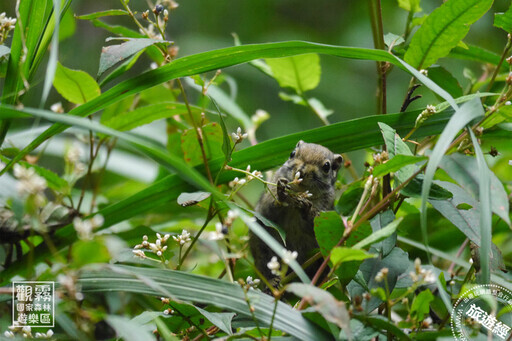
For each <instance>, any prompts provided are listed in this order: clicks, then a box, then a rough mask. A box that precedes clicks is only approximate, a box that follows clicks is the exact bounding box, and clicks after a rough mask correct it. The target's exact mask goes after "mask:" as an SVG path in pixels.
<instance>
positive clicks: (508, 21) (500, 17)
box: [494, 7, 512, 33]
mask: <svg viewBox="0 0 512 341" xmlns="http://www.w3.org/2000/svg"><path fill="white" fill-rule="evenodd" d="M494 26H496V27H499V28H502V29H504V30H505V31H507V32H508V33H511V32H512V7H509V9H508V10H507V11H506V12H505V13H496V14H494Z"/></svg>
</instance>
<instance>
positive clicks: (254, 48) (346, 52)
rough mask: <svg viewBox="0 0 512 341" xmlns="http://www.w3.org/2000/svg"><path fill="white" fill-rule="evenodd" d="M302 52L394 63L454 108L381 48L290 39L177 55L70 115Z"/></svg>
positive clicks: (54, 128) (445, 95) (55, 130)
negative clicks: (216, 72)
mask: <svg viewBox="0 0 512 341" xmlns="http://www.w3.org/2000/svg"><path fill="white" fill-rule="evenodd" d="M132 34H135V36H137V33H136V32H134V31H132ZM305 52H316V53H325V54H330V55H335V56H338V57H344V58H352V59H369V60H379V61H387V62H390V63H391V64H394V65H397V66H398V67H399V68H401V69H403V70H406V71H408V72H409V73H411V74H413V75H414V76H415V77H416V78H417V79H418V80H420V81H421V82H422V83H424V84H425V85H426V86H428V87H429V88H430V89H431V90H432V91H434V92H436V93H437V94H439V95H440V96H441V97H443V98H444V99H446V100H447V101H449V102H450V104H451V105H452V106H454V107H457V105H456V104H455V102H454V100H453V98H452V97H451V96H450V95H449V94H448V93H447V92H446V91H444V90H443V89H441V88H440V87H439V86H437V85H436V84H435V83H433V82H432V81H431V80H429V79H428V78H426V77H425V76H423V75H422V74H421V73H419V72H418V71H417V70H415V69H414V68H412V67H411V66H409V65H408V64H406V63H404V62H403V61H402V60H400V59H399V58H397V57H395V56H393V55H392V54H390V53H389V52H386V51H383V50H370V49H361V48H353V47H341V46H329V45H322V44H314V43H309V42H300V41H290V42H281V43H267V44H255V45H245V46H236V47H229V48H225V49H219V50H214V51H209V52H204V53H199V54H196V55H192V56H188V57H183V58H178V59H176V60H174V61H173V62H172V63H170V64H167V65H165V66H163V67H160V68H158V69H155V70H151V71H148V72H146V73H143V74H141V75H139V76H136V77H134V78H132V79H129V80H126V81H124V82H122V83H120V84H117V85H116V86H114V87H112V88H111V89H109V90H108V91H106V92H105V93H104V94H102V95H101V96H98V98H96V99H95V100H94V101H91V102H88V103H86V105H85V106H84V105H81V106H79V107H77V108H75V109H73V110H71V111H70V114H71V115H76V116H89V115H91V114H93V113H94V112H96V111H99V110H101V109H103V108H105V107H106V106H108V105H110V104H112V103H115V102H117V101H121V100H122V99H124V98H125V97H128V96H130V95H132V94H134V93H137V92H140V91H142V90H145V89H149V88H151V87H153V86H155V85H158V84H161V83H163V82H166V81H169V80H171V79H175V78H178V77H185V76H191V75H194V74H198V73H202V72H207V71H212V70H217V69H219V68H224V67H228V66H232V65H237V64H241V63H245V62H248V61H251V60H254V59H259V58H272V57H282V56H290V55H295V54H301V53H305ZM66 128H67V127H66V126H65V125H62V124H57V125H54V126H52V127H50V128H49V129H48V130H46V131H45V132H44V133H43V134H41V135H39V136H38V137H37V138H36V139H35V140H34V141H32V142H31V143H30V144H29V145H28V146H27V147H25V148H24V149H23V150H22V152H20V153H19V155H17V156H16V158H15V159H14V160H13V161H12V162H11V163H9V164H8V165H7V166H6V167H5V168H4V170H2V171H0V175H1V174H3V173H4V172H5V171H7V170H8V169H9V168H10V167H12V165H13V164H14V162H16V161H18V160H19V159H21V158H22V157H23V156H24V155H26V154H27V153H28V152H30V151H32V150H33V149H34V148H36V147H37V146H39V145H40V144H41V143H42V142H44V141H46V140H47V139H48V138H50V137H51V136H53V135H55V134H58V133H60V132H62V131H64V130H65V129H66ZM1 137H2V135H1V134H0V141H1Z"/></svg>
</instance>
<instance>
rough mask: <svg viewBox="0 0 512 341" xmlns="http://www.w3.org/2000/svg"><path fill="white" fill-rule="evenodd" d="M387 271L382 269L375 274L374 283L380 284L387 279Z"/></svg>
mask: <svg viewBox="0 0 512 341" xmlns="http://www.w3.org/2000/svg"><path fill="white" fill-rule="evenodd" d="M388 273H389V269H388V268H382V269H380V270H379V272H377V275H375V281H376V282H382V281H383V280H385V279H386V278H388Z"/></svg>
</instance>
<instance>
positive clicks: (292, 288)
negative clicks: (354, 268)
mask: <svg viewBox="0 0 512 341" xmlns="http://www.w3.org/2000/svg"><path fill="white" fill-rule="evenodd" d="M286 290H287V291H289V292H292V293H294V294H295V295H297V296H299V297H302V298H304V299H305V300H306V301H307V302H308V303H309V304H310V305H311V307H312V308H313V309H315V310H316V311H318V312H319V313H320V314H321V315H322V316H323V317H324V318H325V319H326V320H327V321H329V322H332V323H334V324H336V325H337V326H338V327H340V328H343V329H345V328H348V327H349V322H350V316H349V314H348V311H347V308H346V306H345V302H342V301H338V300H337V299H335V298H334V296H332V294H331V293H329V292H327V291H325V290H322V289H320V288H317V287H315V286H313V285H309V284H302V283H292V284H289V285H288V287H287V289H286Z"/></svg>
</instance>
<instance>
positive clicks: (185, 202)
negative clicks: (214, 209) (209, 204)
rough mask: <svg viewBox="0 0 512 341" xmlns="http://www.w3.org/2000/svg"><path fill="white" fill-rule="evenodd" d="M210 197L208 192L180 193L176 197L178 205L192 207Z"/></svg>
mask: <svg viewBox="0 0 512 341" xmlns="http://www.w3.org/2000/svg"><path fill="white" fill-rule="evenodd" d="M211 195H212V194H211V193H209V192H194V193H181V194H180V196H179V197H178V205H181V206H183V207H186V206H192V205H195V204H197V203H200V202H201V201H204V200H206V199H208V198H209V197H210V196H211Z"/></svg>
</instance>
